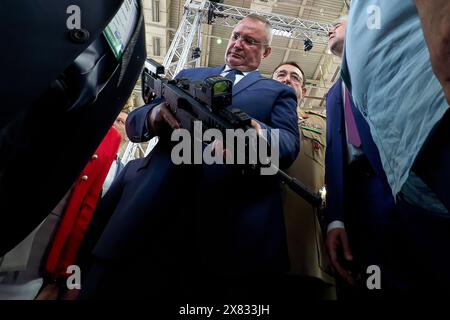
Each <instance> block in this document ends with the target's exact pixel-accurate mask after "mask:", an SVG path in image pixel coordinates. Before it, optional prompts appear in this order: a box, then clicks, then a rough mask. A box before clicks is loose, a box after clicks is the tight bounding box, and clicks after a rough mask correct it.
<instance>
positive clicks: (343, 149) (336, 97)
mask: <svg viewBox="0 0 450 320" xmlns="http://www.w3.org/2000/svg"><path fill="white" fill-rule="evenodd" d="M351 105H352V111H353V115H354V118H355V122H356V126H357V128H358V132H359V135H360V137H361V143H362V149H363V152H364V154H365V156H366V157H367V159H368V161H369V162H370V165H371V166H372V169H373V171H374V172H375V176H374V177H373V178H371V179H368V180H364V181H359V183H358V184H354V183H352V184H351V185H350V184H349V183H347V181H348V180H352V181H353V179H349V178H350V175H352V172H351V171H349V170H348V165H347V140H346V135H345V116H344V106H343V99H342V81H341V80H338V81H337V82H336V83H335V84H334V85H333V87H332V88H331V89H330V91H329V92H328V95H327V104H326V106H327V149H326V154H325V183H326V185H327V209H326V217H327V223H330V222H332V221H334V220H340V221H343V222H345V216H346V212H348V211H354V212H356V211H360V213H359V214H360V215H362V214H372V213H373V216H376V215H377V214H378V216H379V217H380V218H381V217H382V216H383V214H382V213H383V212H384V213H386V212H389V211H390V210H392V208H393V197H392V195H391V193H390V191H389V186H388V184H387V180H386V175H385V173H384V170H383V168H382V165H381V159H380V156H379V153H378V149H377V147H376V145H375V143H374V142H373V139H372V136H371V133H370V128H369V126H368V124H367V122H366V121H365V119H364V118H363V116H362V114H361V113H360V112H359V111H358V110H357V109H356V108H355V106H354V105H353V102H352V103H351ZM352 194H353V195H354V197H351V198H352V199H351V200H349V198H350V196H351V195H352ZM350 201H351V202H350ZM346 202H347V203H346Z"/></svg>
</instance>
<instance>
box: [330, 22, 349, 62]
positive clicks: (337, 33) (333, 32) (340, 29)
mask: <svg viewBox="0 0 450 320" xmlns="http://www.w3.org/2000/svg"><path fill="white" fill-rule="evenodd" d="M346 27H347V21H340V22H337V23H335V24H334V25H333V27H332V28H331V29H330V31H329V32H328V45H329V47H330V51H331V52H332V53H333V54H334V55H336V56H338V57H342V52H343V50H344V40H345V28H346Z"/></svg>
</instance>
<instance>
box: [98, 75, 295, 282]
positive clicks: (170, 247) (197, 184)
mask: <svg viewBox="0 0 450 320" xmlns="http://www.w3.org/2000/svg"><path fill="white" fill-rule="evenodd" d="M221 69H222V68H200V69H191V70H186V71H183V72H182V73H181V74H180V75H179V76H187V77H188V78H190V79H192V80H201V79H204V78H206V77H207V76H211V75H218V74H220V71H221ZM233 107H237V108H240V109H241V110H243V111H245V112H247V113H249V114H250V115H251V116H253V117H254V118H256V119H257V120H258V121H260V123H262V125H263V126H267V127H272V128H279V129H280V154H281V157H282V162H283V163H284V164H285V165H289V164H290V163H291V162H292V161H293V160H294V159H295V157H296V155H297V154H298V151H299V132H298V126H297V115H296V101H295V94H294V92H293V90H292V89H291V88H289V87H287V86H284V85H282V84H280V83H278V82H276V81H273V80H270V79H265V78H263V77H261V76H260V74H259V73H258V72H253V73H251V74H249V75H247V76H246V77H245V78H244V79H242V80H241V81H240V82H239V83H238V84H237V85H236V88H235V90H234V94H233ZM150 108H151V106H146V107H143V108H140V109H138V110H136V111H134V112H132V113H131V114H130V115H129V118H128V119H130V120H129V121H127V133H128V135H129V136H130V137H131V138H132V140H134V141H136V140H144V139H149V138H151V135H149V134H147V132H146V129H145V118H146V115H147V113H148V111H149V109H150ZM170 151H171V147H170V146H168V145H167V144H166V143H164V142H163V141H160V143H158V145H157V146H156V147H155V149H154V150H153V151H152V153H150V155H149V156H148V157H147V158H146V159H145V160H140V162H139V164H138V165H137V167H136V164H133V165H132V166H133V168H125V169H124V171H123V172H122V174H121V177H122V179H121V178H119V179H118V180H117V181H116V182H115V184H114V186H112V187H111V191H110V193H115V194H116V195H115V196H112V194H111V196H109V195H106V196H105V203H101V204H100V206H101V207H104V208H105V210H109V213H108V214H106V216H108V215H112V217H111V220H110V221H109V223H108V225H107V227H106V229H105V232H104V233H103V234H102V236H101V238H100V240H99V242H98V243H97V245H96V247H95V249H94V256H95V257H96V258H97V260H102V261H114V266H117V265H121V266H122V267H121V268H122V269H121V270H122V271H120V270H117V272H119V273H120V272H124V270H126V269H129V268H131V267H129V264H127V263H126V261H128V262H130V261H139V262H140V263H142V262H143V261H149V263H148V266H149V268H152V270H154V271H155V273H158V274H159V275H161V274H162V273H168V272H169V273H170V271H169V270H172V271H173V272H172V273H171V274H172V275H174V274H175V273H176V274H177V276H178V275H180V274H181V273H183V272H187V271H186V270H190V271H191V272H187V274H188V276H187V277H190V278H192V277H193V276H192V274H199V273H200V274H205V273H213V274H243V273H252V274H254V273H258V272H267V271H284V270H286V269H287V267H288V265H287V264H288V259H287V250H286V240H285V239H286V237H285V228H284V220H283V212H282V203H281V194H280V186H279V183H278V181H277V179H276V177H275V176H259V175H258V176H243V175H242V173H241V172H240V171H238V170H236V169H235V168H233V167H230V166H225V165H201V166H194V165H179V166H175V165H173V163H172V161H171V159H170ZM127 167H129V166H127ZM131 169H132V173H130V170H131ZM130 174H131V175H132V176H134V179H131V180H129V179H128V180H127V181H128V182H126V181H122V180H123V179H124V178H126V177H127V176H130ZM124 182H126V183H125V184H124ZM119 184H121V185H120V186H118V185H119ZM117 190H119V191H120V192H116V191H117ZM106 201H108V202H109V203H106ZM111 204H112V205H111ZM111 211H113V212H111ZM101 214H102V215H104V214H103V213H101ZM137 257H139V258H137ZM130 263H132V262H130ZM174 268H175V269H176V270H177V271H176V272H175V271H174ZM172 278H173V277H172ZM183 281H186V278H185V279H184V280H183ZM153 284H154V283H153Z"/></svg>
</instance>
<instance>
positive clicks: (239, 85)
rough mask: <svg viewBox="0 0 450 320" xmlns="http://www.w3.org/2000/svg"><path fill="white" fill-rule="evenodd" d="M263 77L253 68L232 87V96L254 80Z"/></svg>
mask: <svg viewBox="0 0 450 320" xmlns="http://www.w3.org/2000/svg"><path fill="white" fill-rule="evenodd" d="M260 79H263V78H262V76H261V74H260V73H259V71H257V70H255V71H252V72H250V73H249V74H247V75H246V76H245V77H244V78H242V80H241V81H239V82H238V83H237V84H236V85H235V86H234V87H233V96H235V95H237V94H238V93H239V92H241V91H242V90H244V89H245V88H247V87H248V86H250V85H252V84H254V83H255V82H256V81H258V80H260Z"/></svg>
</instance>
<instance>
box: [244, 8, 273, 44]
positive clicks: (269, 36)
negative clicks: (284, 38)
mask: <svg viewBox="0 0 450 320" xmlns="http://www.w3.org/2000/svg"><path fill="white" fill-rule="evenodd" d="M244 19H251V20H256V21H259V22H262V23H264V26H265V27H266V43H267V45H270V43H271V42H272V38H273V34H272V29H273V28H272V25H271V24H270V22H269V20H267V19H266V18H264V17H263V16H260V15H259V14H256V13H250V14H249V15H248V16H246V17H245V18H244ZM241 21H242V20H241Z"/></svg>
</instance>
